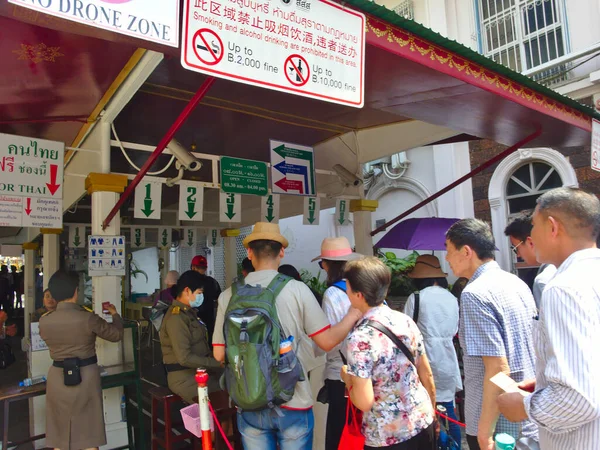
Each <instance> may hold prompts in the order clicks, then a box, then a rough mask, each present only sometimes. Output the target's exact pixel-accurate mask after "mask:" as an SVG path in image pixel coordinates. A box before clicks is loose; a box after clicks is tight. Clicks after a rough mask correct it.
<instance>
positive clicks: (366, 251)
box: [353, 211, 373, 256]
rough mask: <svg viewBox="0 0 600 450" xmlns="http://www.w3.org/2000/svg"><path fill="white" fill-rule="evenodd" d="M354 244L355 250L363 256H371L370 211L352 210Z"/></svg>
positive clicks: (371, 225) (371, 229)
mask: <svg viewBox="0 0 600 450" xmlns="http://www.w3.org/2000/svg"><path fill="white" fill-rule="evenodd" d="M353 214H354V216H353V217H354V244H355V245H356V252H357V253H360V254H361V255H365V256H373V236H371V231H373V228H372V227H373V224H372V219H371V211H354V213H353Z"/></svg>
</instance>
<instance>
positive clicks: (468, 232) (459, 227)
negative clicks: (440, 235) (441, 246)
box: [446, 219, 496, 260]
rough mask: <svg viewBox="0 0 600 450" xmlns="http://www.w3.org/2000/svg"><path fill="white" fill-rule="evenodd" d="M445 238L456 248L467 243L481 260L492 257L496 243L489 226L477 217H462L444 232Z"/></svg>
mask: <svg viewBox="0 0 600 450" xmlns="http://www.w3.org/2000/svg"><path fill="white" fill-rule="evenodd" d="M446 239H447V240H449V241H450V242H452V244H454V246H455V247H456V248H463V247H464V246H465V245H468V246H469V247H471V248H472V249H473V251H474V252H475V254H476V255H477V257H478V258H479V259H481V260H485V259H494V252H495V251H496V244H495V242H494V235H493V234H492V230H491V228H490V226H489V225H488V224H487V223H486V222H484V221H483V220H479V219H462V220H459V221H458V222H455V223H454V224H453V225H452V226H451V227H450V229H449V230H448V231H447V232H446Z"/></svg>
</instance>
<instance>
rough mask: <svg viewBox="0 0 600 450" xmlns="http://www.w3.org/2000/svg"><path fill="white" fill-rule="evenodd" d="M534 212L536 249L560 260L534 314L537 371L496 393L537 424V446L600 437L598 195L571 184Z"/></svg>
mask: <svg viewBox="0 0 600 450" xmlns="http://www.w3.org/2000/svg"><path fill="white" fill-rule="evenodd" d="M537 203H538V205H537V208H536V210H535V213H534V215H533V229H532V233H531V236H532V238H533V242H534V245H535V251H536V257H537V259H538V261H540V262H543V263H550V264H554V265H555V266H557V267H558V270H557V272H556V275H555V276H554V277H553V278H552V280H551V281H550V282H549V283H548V285H547V286H546V289H545V290H544V292H543V294H542V302H541V305H540V314H539V317H535V318H533V320H534V345H535V350H536V357H537V362H536V379H535V380H531V381H529V382H524V383H521V384H520V387H521V388H522V389H524V390H525V391H531V390H534V392H533V393H532V394H528V393H527V392H525V391H520V392H515V393H510V394H504V395H502V396H500V397H499V399H498V405H499V407H500V411H502V413H503V414H504V415H505V416H506V417H507V418H508V419H509V420H513V421H519V420H523V419H524V418H527V417H529V419H530V420H531V421H532V422H534V423H536V424H537V425H538V426H539V435H540V446H541V448H542V450H564V449H574V450H575V449H576V450H592V449H597V448H598V446H599V445H600V360H599V359H598V358H595V357H594V355H595V354H596V353H597V351H598V348H600V334H599V333H598V328H599V327H600V279H599V275H598V274H600V250H599V249H598V248H597V247H596V238H597V236H598V233H599V231H600V201H599V200H598V198H597V197H596V196H595V195H592V194H588V193H586V192H584V191H582V190H579V189H574V188H558V189H554V190H552V191H550V192H547V193H545V194H544V195H542V196H541V197H540V198H539V199H538V201H537Z"/></svg>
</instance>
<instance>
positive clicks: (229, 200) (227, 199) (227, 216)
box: [219, 191, 242, 222]
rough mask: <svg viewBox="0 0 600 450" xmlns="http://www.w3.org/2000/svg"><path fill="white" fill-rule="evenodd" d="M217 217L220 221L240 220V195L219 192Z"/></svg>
mask: <svg viewBox="0 0 600 450" xmlns="http://www.w3.org/2000/svg"><path fill="white" fill-rule="evenodd" d="M219 211H220V214H219V219H220V221H221V222H241V220H242V217H241V216H242V204H241V195H239V194H228V193H226V192H223V191H221V192H220V193H219Z"/></svg>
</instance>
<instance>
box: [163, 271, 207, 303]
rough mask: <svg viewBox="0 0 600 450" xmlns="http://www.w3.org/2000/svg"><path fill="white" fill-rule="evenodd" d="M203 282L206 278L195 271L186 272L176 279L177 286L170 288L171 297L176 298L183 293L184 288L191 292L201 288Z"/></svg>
mask: <svg viewBox="0 0 600 450" xmlns="http://www.w3.org/2000/svg"><path fill="white" fill-rule="evenodd" d="M204 280H206V277H205V276H204V275H202V274H201V273H198V272H196V271H195V270H186V271H185V272H183V273H182V274H181V276H180V277H179V278H178V279H177V284H176V285H174V286H173V287H172V288H171V295H172V296H173V298H177V297H179V296H180V295H181V293H182V292H183V291H185V288H189V289H190V291H192V292H194V291H195V290H196V289H200V288H203V287H204Z"/></svg>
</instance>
